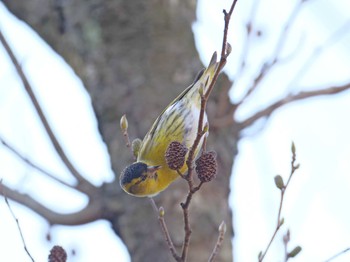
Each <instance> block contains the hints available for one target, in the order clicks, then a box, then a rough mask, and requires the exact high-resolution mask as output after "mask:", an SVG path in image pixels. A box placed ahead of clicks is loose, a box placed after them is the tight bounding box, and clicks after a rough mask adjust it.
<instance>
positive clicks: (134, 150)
mask: <svg viewBox="0 0 350 262" xmlns="http://www.w3.org/2000/svg"><path fill="white" fill-rule="evenodd" d="M141 144H142V140H141V139H140V138H136V139H134V140H133V141H132V143H131V149H132V153H133V155H134V157H135V158H137V156H138V154H139V152H140V148H141Z"/></svg>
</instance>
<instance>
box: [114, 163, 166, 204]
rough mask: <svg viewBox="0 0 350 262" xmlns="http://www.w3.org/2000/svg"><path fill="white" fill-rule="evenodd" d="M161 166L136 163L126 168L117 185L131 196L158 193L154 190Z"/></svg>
mask: <svg viewBox="0 0 350 262" xmlns="http://www.w3.org/2000/svg"><path fill="white" fill-rule="evenodd" d="M160 168H161V166H149V165H147V164H145V163H143V162H136V163H133V164H131V165H130V166H127V167H126V168H125V169H124V170H123V171H122V173H121V174H120V178H119V183H120V186H121V187H122V189H123V190H124V191H125V192H126V193H128V194H130V195H133V196H139V197H142V196H151V195H155V194H157V193H158V191H155V190H156V189H155V188H154V187H155V186H154V185H155V184H156V183H155V182H156V181H157V178H158V175H157V170H159V169H160Z"/></svg>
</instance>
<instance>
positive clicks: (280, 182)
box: [275, 175, 284, 190]
mask: <svg viewBox="0 0 350 262" xmlns="http://www.w3.org/2000/svg"><path fill="white" fill-rule="evenodd" d="M275 184H276V187H277V188H279V189H281V190H282V189H283V188H284V182H283V178H282V177H281V176H280V175H277V176H275Z"/></svg>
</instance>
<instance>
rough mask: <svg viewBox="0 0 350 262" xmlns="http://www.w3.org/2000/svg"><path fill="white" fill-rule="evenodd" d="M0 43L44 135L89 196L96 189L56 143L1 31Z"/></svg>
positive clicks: (78, 186)
mask: <svg viewBox="0 0 350 262" xmlns="http://www.w3.org/2000/svg"><path fill="white" fill-rule="evenodd" d="M0 42H1V43H2V44H3V46H4V48H5V50H6V52H7V54H8V55H9V57H10V59H11V61H12V63H13V65H14V67H15V68H16V71H17V73H18V75H19V77H20V79H21V81H22V83H23V86H24V88H25V90H26V92H27V94H28V96H29V98H30V100H31V101H32V103H33V105H34V108H35V110H36V112H37V114H38V116H39V118H40V120H41V122H42V124H43V126H44V129H45V131H46V133H47V134H48V136H49V138H50V141H51V143H52V145H53V146H54V148H55V150H56V152H57V154H58V155H59V157H60V158H61V160H62V162H63V163H64V164H65V165H66V167H67V168H68V170H69V171H70V172H71V174H72V175H73V176H74V177H75V178H76V179H77V181H78V185H77V188H79V190H80V191H82V192H84V193H86V194H89V192H91V191H94V190H95V189H96V188H95V186H94V185H93V184H91V183H90V182H89V181H88V180H86V179H85V178H84V177H83V176H82V175H81V174H80V173H79V171H78V170H77V169H76V168H75V167H74V165H73V164H72V162H71V161H70V160H69V158H68V157H67V155H66V153H65V151H64V150H63V148H62V146H61V145H60V143H59V142H58V140H57V138H56V136H55V134H54V132H53V130H52V129H51V126H50V124H49V122H48V121H47V119H46V116H45V114H44V112H43V110H42V108H41V106H40V104H39V101H38V100H37V98H36V96H35V93H34V91H33V88H32V87H31V85H30V83H29V81H28V79H27V77H26V75H25V74H24V72H23V70H22V67H21V65H20V64H19V62H18V60H17V58H16V56H15V55H14V53H13V51H12V49H11V47H10V46H9V44H8V43H7V41H6V39H5V37H4V35H3V34H2V32H1V30H0Z"/></svg>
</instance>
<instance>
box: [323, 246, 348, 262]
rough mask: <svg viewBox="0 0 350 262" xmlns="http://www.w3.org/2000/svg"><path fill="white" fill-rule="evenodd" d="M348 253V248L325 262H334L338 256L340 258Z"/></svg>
mask: <svg viewBox="0 0 350 262" xmlns="http://www.w3.org/2000/svg"><path fill="white" fill-rule="evenodd" d="M349 251H350V247H348V248H346V249H344V250H342V251H340V252H339V253H337V254H335V255H334V256H332V257H330V258H328V259H327V260H326V261H325V262H330V261H332V260H334V259H335V258H337V257H339V256H341V255H343V254H345V253H347V252H349Z"/></svg>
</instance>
